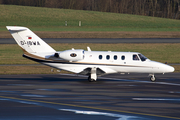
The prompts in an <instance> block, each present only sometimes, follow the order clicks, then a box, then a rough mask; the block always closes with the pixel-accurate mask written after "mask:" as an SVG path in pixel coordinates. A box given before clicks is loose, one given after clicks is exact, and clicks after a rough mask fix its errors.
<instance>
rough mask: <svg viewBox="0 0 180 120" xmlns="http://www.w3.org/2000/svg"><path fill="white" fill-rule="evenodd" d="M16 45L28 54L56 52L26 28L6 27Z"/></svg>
mask: <svg viewBox="0 0 180 120" xmlns="http://www.w3.org/2000/svg"><path fill="white" fill-rule="evenodd" d="M6 28H7V29H8V30H9V32H10V33H11V35H12V36H13V38H14V39H15V40H16V42H17V44H18V45H19V46H20V47H21V48H22V49H24V50H25V51H27V52H29V53H43V52H56V51H55V50H54V49H53V48H52V47H51V46H49V45H48V44H47V43H46V42H44V41H43V40H42V39H41V38H39V37H38V36H37V35H36V34H34V33H33V32H32V31H31V30H30V29H28V28H26V27H18V26H6Z"/></svg>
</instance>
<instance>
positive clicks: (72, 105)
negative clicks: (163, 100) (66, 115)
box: [0, 96, 180, 119]
mask: <svg viewBox="0 0 180 120" xmlns="http://www.w3.org/2000/svg"><path fill="white" fill-rule="evenodd" d="M0 98H6V99H14V100H23V101H31V102H39V103H47V104H54V105H64V106H71V107H80V108H90V109H96V110H105V111H111V112H119V113H130V114H136V115H145V116H152V117H162V118H170V119H180V118H178V117H170V116H163V115H155V114H147V113H138V112H130V111H123V110H112V109H107V108H98V107H90V106H83V105H74V104H65V103H56V102H49V101H41V100H30V99H22V98H15V97H6V96H0Z"/></svg>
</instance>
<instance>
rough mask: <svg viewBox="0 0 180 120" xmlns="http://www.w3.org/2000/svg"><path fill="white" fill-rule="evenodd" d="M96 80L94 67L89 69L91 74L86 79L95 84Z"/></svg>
mask: <svg viewBox="0 0 180 120" xmlns="http://www.w3.org/2000/svg"><path fill="white" fill-rule="evenodd" d="M96 80H97V74H96V67H93V68H92V69H91V73H90V75H89V77H88V81H89V82H95V81H96Z"/></svg>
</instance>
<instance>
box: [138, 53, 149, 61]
mask: <svg viewBox="0 0 180 120" xmlns="http://www.w3.org/2000/svg"><path fill="white" fill-rule="evenodd" d="M138 55H139V58H140V59H141V61H146V59H147V57H145V56H144V55H143V54H138Z"/></svg>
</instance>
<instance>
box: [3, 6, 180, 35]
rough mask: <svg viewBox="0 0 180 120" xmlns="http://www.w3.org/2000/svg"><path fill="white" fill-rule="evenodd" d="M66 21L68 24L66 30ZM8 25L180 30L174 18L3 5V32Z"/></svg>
mask: <svg viewBox="0 0 180 120" xmlns="http://www.w3.org/2000/svg"><path fill="white" fill-rule="evenodd" d="M65 21H67V22H68V26H67V27H65ZM79 21H82V27H78V22H79ZM7 25H8V26H10V25H16V26H26V27H30V28H31V29H32V30H33V31H180V21H179V20H173V19H165V18H157V17H148V16H139V15H129V14H117V13H106V12H94V11H83V10H69V9H55V8H40V7H27V6H15V5H0V31H6V28H5V26H7Z"/></svg>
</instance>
